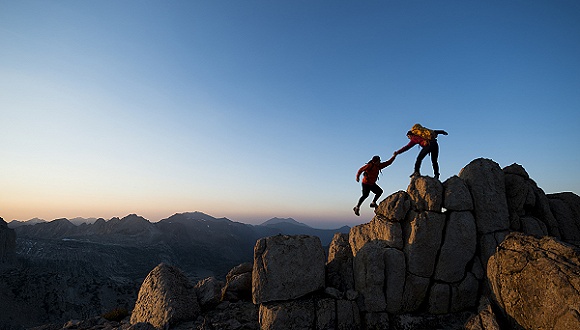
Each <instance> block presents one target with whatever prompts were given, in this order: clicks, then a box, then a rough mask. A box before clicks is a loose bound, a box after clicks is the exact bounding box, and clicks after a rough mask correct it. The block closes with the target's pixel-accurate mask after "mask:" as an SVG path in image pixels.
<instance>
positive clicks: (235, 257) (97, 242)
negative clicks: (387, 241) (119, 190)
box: [8, 212, 350, 279]
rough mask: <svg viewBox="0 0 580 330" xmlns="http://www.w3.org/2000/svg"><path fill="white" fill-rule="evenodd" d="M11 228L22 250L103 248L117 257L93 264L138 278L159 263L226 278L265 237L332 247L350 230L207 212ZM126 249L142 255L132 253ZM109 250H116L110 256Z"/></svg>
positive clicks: (67, 254) (72, 254) (55, 253)
mask: <svg viewBox="0 0 580 330" xmlns="http://www.w3.org/2000/svg"><path fill="white" fill-rule="evenodd" d="M8 227H9V228H13V229H14V230H15V231H16V236H17V239H18V241H19V242H20V243H21V244H20V250H19V253H20V254H25V255H27V256H28V257H34V258H40V259H55V258H58V259H59V260H69V259H71V258H72V259H78V258H80V257H79V256H78V255H77V254H76V253H77V252H76V251H78V249H79V247H82V250H84V251H88V252H90V251H101V252H100V253H101V254H100V256H101V257H102V258H111V259H114V260H115V261H114V262H111V260H100V261H99V260H93V264H94V265H100V266H99V267H100V269H107V267H109V268H110V269H109V273H111V274H116V275H118V276H122V277H128V278H133V279H135V278H139V277H141V276H144V275H146V274H147V272H148V271H150V270H151V269H152V266H153V267H154V266H155V265H156V263H157V262H169V263H171V264H174V265H177V266H180V268H182V269H184V270H185V271H186V272H188V273H189V275H190V276H191V277H195V278H202V277H204V276H205V275H206V274H214V275H216V276H219V277H221V276H224V275H225V272H227V271H228V270H229V269H231V268H232V267H233V266H235V265H238V264H240V263H242V262H247V261H252V259H253V249H254V245H255V244H256V241H257V240H258V239H260V238H262V237H267V236H272V235H278V234H283V235H300V234H303V235H312V236H318V237H319V238H320V241H321V243H322V245H323V246H328V245H329V244H330V242H331V240H332V237H333V236H334V234H335V233H337V232H341V233H347V232H348V231H349V230H350V227H348V226H344V227H341V228H337V229H317V228H312V227H310V226H308V225H306V224H304V223H300V222H298V221H296V220H294V219H292V218H286V219H282V218H272V219H270V220H268V221H265V222H264V223H262V224H260V225H249V224H244V223H240V222H235V221H231V220H229V219H227V218H215V217H212V216H210V215H208V214H205V213H202V212H187V213H176V214H174V215H172V216H170V217H169V218H166V219H163V220H160V221H158V222H150V221H149V220H147V219H145V218H143V217H141V216H138V215H135V214H130V215H127V216H126V217H123V218H116V217H115V218H112V219H110V220H105V219H102V218H100V219H94V218H91V219H84V218H75V219H70V220H69V219H66V218H62V219H56V220H52V221H44V220H41V219H37V218H35V219H30V220H28V221H12V222H10V223H9V224H8ZM31 241H34V244H31V243H30V242H31ZM24 242H27V243H26V244H24ZM39 242H41V243H39ZM63 246H66V248H64V247H63ZM127 249H132V251H133V252H134V253H137V254H138V256H135V254H134V253H133V254H131V255H127V254H126V251H127ZM107 250H111V251H113V250H115V251H116V252H114V253H111V254H107V253H106V251H107ZM117 250H118V251H117ZM142 256H146V257H143V258H142ZM113 265H114V266H113Z"/></svg>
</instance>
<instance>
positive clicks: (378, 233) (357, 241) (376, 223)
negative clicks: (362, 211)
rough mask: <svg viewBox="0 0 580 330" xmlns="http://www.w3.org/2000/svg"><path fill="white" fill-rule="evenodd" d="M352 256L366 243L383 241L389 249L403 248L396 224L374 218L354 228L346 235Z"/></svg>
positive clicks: (397, 224) (378, 217)
mask: <svg viewBox="0 0 580 330" xmlns="http://www.w3.org/2000/svg"><path fill="white" fill-rule="evenodd" d="M383 203H384V201H383V202H381V204H383ZM348 238H349V242H350V247H351V249H352V254H353V256H356V254H357V253H358V251H359V250H360V249H361V248H362V247H363V246H364V245H365V244H366V243H368V242H371V241H377V240H379V241H383V242H385V244H387V245H388V246H390V247H394V248H397V249H402V248H403V232H402V229H401V224H400V223H398V222H391V221H386V220H385V219H384V218H382V217H380V216H375V217H374V218H373V219H372V220H371V221H370V222H369V223H365V224H362V225H358V226H354V227H352V228H351V229H350V233H349V234H348Z"/></svg>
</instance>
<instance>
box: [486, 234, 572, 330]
mask: <svg viewBox="0 0 580 330" xmlns="http://www.w3.org/2000/svg"><path fill="white" fill-rule="evenodd" d="M487 277H488V279H489V282H490V283H491V287H492V289H493V293H494V294H493V296H494V298H495V301H496V303H497V304H498V305H499V306H500V307H501V308H502V309H503V310H504V311H505V313H506V315H507V316H509V317H510V318H512V319H513V320H514V321H515V324H514V325H516V324H517V325H519V326H522V327H524V328H525V329H580V253H579V251H578V250H575V249H574V248H572V247H571V246H570V245H567V244H564V243H561V242H558V241H557V240H556V239H555V238H553V237H547V236H546V237H543V238H541V239H537V238H534V237H533V236H527V235H524V234H522V233H512V234H510V235H508V236H507V237H506V239H505V240H504V241H503V242H502V243H501V245H500V246H499V248H498V250H497V252H496V253H495V254H494V255H493V256H491V258H490V259H489V263H488V268H487Z"/></svg>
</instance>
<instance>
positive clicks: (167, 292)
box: [131, 263, 200, 329]
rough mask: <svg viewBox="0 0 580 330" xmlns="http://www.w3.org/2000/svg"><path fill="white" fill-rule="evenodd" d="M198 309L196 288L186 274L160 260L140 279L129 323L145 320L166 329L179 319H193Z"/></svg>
mask: <svg viewBox="0 0 580 330" xmlns="http://www.w3.org/2000/svg"><path fill="white" fill-rule="evenodd" d="M199 313H200V307H199V304H198V302H197V297H196V295H195V289H194V287H193V286H192V285H191V284H190V283H189V280H188V279H187V277H186V276H185V274H183V272H181V270H179V269H178V268H176V267H173V266H170V265H167V264H164V263H162V264H159V265H158V266H157V267H155V268H154V269H153V270H152V271H151V272H150V273H149V274H148V275H147V277H146V278H145V280H144V281H143V284H142V285H141V289H140V290H139V295H138V297H137V302H136V303H135V308H134V309H133V313H132V314H131V324H137V323H141V322H147V323H149V324H151V325H153V326H154V327H155V328H157V329H167V328H168V327H171V326H172V325H175V324H177V323H179V322H182V321H191V320H194V319H195V318H196V317H197V316H198V315H199Z"/></svg>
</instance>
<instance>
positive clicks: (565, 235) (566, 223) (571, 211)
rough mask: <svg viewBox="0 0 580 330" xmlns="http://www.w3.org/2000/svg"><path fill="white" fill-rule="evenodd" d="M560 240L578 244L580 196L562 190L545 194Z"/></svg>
mask: <svg viewBox="0 0 580 330" xmlns="http://www.w3.org/2000/svg"><path fill="white" fill-rule="evenodd" d="M547 197H548V200H549V203H550V210H551V211H552V214H553V215H554V217H555V218H556V221H557V222H558V227H559V228H560V234H561V236H562V240H563V241H565V242H568V243H570V244H574V245H576V246H580V196H578V195H576V194H574V193H571V192H563V193H558V194H549V195H547Z"/></svg>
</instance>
